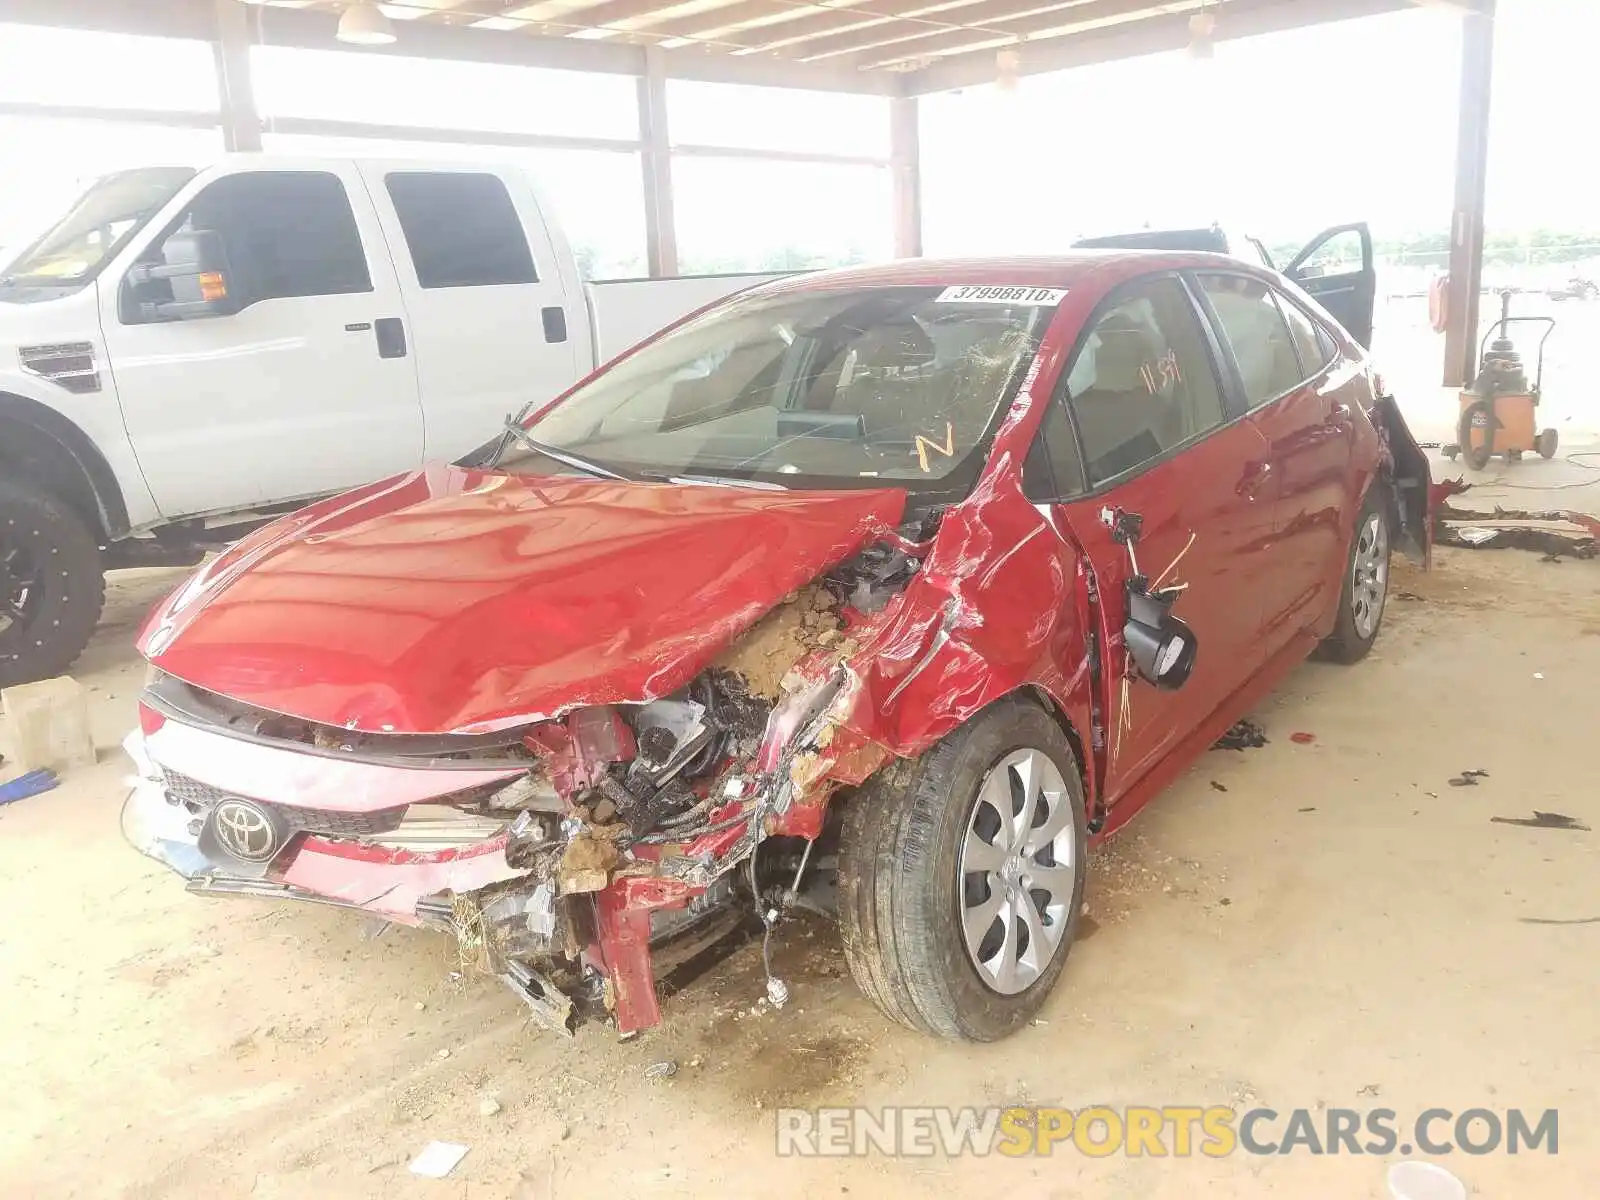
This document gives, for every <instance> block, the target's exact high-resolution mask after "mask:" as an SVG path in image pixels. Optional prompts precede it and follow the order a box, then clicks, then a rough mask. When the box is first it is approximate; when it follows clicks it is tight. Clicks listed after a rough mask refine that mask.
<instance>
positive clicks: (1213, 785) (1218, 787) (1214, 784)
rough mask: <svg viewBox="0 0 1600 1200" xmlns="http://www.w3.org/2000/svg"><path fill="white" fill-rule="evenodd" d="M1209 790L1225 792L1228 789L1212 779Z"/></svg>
mask: <svg viewBox="0 0 1600 1200" xmlns="http://www.w3.org/2000/svg"><path fill="white" fill-rule="evenodd" d="M1211 790H1212V791H1214V792H1225V791H1227V790H1228V789H1227V788H1225V787H1223V786H1222V785H1221V784H1220V783H1218V782H1217V781H1216V780H1215V779H1213V780H1212V781H1211Z"/></svg>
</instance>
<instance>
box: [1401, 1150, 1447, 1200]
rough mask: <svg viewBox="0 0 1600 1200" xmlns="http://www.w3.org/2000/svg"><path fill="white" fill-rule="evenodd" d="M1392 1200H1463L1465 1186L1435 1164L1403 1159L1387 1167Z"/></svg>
mask: <svg viewBox="0 0 1600 1200" xmlns="http://www.w3.org/2000/svg"><path fill="white" fill-rule="evenodd" d="M1388 1183H1389V1195H1390V1196H1392V1197H1394V1200H1467V1185H1466V1184H1464V1183H1462V1182H1461V1180H1459V1179H1457V1178H1456V1177H1455V1176H1454V1175H1452V1174H1450V1172H1449V1171H1446V1170H1445V1169H1444V1168H1443V1167H1441V1166H1440V1165H1439V1164H1438V1163H1431V1162H1422V1161H1420V1160H1418V1159H1407V1160H1406V1161H1405V1162H1397V1163H1395V1164H1394V1166H1392V1167H1390V1168H1389V1176H1388Z"/></svg>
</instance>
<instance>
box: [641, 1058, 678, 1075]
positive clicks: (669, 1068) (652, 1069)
mask: <svg viewBox="0 0 1600 1200" xmlns="http://www.w3.org/2000/svg"><path fill="white" fill-rule="evenodd" d="M677 1073H678V1064H677V1063H675V1062H673V1061H672V1060H671V1059H670V1058H667V1059H663V1060H662V1061H661V1062H656V1063H651V1064H650V1065H649V1066H648V1067H646V1068H645V1069H644V1077H645V1078H646V1079H671V1078H672V1077H673V1076H674V1075H676V1074H677Z"/></svg>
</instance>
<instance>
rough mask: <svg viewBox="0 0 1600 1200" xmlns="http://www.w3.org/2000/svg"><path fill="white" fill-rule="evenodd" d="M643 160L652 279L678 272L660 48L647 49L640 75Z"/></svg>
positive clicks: (640, 134) (664, 70) (645, 218)
mask: <svg viewBox="0 0 1600 1200" xmlns="http://www.w3.org/2000/svg"><path fill="white" fill-rule="evenodd" d="M639 141H640V142H641V144H642V146H641V152H640V155H639V157H640V160H641V162H642V165H643V167H644V238H645V258H646V261H647V262H648V263H649V267H650V277H651V278H652V279H661V278H663V277H665V276H668V275H676V274H677V273H678V232H677V226H676V223H675V221H674V219H673V215H672V141H671V138H670V137H669V136H668V133H667V69H666V63H665V60H664V58H663V57H662V52H661V50H660V48H659V47H656V46H647V47H646V48H645V52H644V74H643V75H641V76H639Z"/></svg>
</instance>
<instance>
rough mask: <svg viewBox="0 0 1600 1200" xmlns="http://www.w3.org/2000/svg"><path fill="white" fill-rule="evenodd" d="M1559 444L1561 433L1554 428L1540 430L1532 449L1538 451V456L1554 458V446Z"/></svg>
mask: <svg viewBox="0 0 1600 1200" xmlns="http://www.w3.org/2000/svg"><path fill="white" fill-rule="evenodd" d="M1560 444H1561V434H1560V433H1558V432H1557V431H1556V430H1554V429H1545V430H1541V431H1540V433H1539V437H1538V440H1537V441H1535V442H1534V444H1533V446H1534V449H1535V450H1537V451H1538V452H1539V457H1540V458H1554V457H1555V456H1556V447H1557V446H1559V445H1560Z"/></svg>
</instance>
